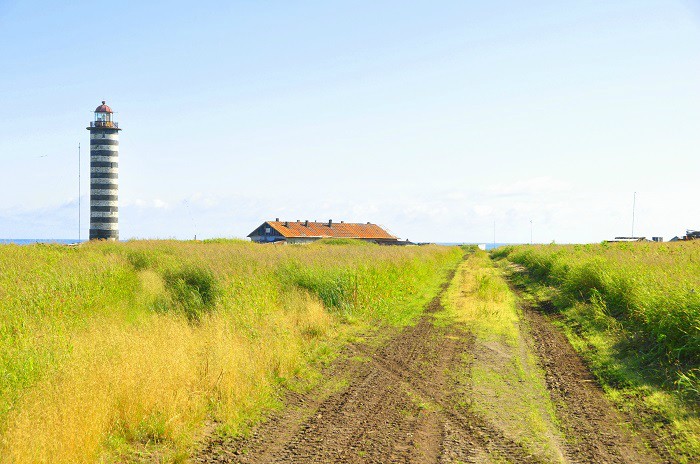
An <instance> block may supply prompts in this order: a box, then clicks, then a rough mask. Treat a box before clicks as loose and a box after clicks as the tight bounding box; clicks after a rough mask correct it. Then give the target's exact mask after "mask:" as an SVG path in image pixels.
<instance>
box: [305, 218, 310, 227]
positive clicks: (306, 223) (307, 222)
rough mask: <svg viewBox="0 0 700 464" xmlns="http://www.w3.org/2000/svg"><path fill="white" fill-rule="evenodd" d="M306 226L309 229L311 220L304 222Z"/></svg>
mask: <svg viewBox="0 0 700 464" xmlns="http://www.w3.org/2000/svg"><path fill="white" fill-rule="evenodd" d="M304 225H305V226H306V227H309V220H308V219H307V220H306V221H304Z"/></svg>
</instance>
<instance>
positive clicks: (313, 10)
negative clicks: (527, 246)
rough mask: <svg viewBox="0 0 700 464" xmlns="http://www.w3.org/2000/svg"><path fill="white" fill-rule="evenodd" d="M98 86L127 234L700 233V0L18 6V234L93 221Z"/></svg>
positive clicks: (9, 29)
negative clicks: (275, 224)
mask: <svg viewBox="0 0 700 464" xmlns="http://www.w3.org/2000/svg"><path fill="white" fill-rule="evenodd" d="M165 5H167V6H165ZM102 100H106V101H107V104H108V105H110V106H111V107H112V109H113V110H114V111H115V112H116V115H115V116H116V117H115V119H116V120H117V121H119V124H120V127H121V128H122V129H123V130H122V131H121V132H120V149H119V150H120V151H119V228H120V238H121V239H131V238H178V239H191V238H193V237H194V236H195V235H196V236H197V238H210V237H245V236H246V235H247V234H248V233H250V232H251V231H252V230H253V229H254V228H255V227H257V226H258V225H260V224H261V223H262V222H264V221H266V220H274V219H275V218H278V217H279V218H280V219H281V220H283V221H284V220H291V221H294V220H297V219H299V220H305V219H308V220H319V221H327V220H328V219H333V220H334V221H336V222H339V221H341V220H344V221H346V222H367V221H370V222H374V223H378V224H381V225H384V226H385V227H386V228H387V229H388V230H390V231H391V232H393V233H394V234H395V235H397V236H399V237H401V238H402V239H406V238H408V239H410V240H412V241H437V242H492V241H494V240H495V241H497V242H511V243H527V242H530V240H531V239H532V240H533V241H534V242H537V243H550V242H552V241H555V242H557V243H588V242H599V241H601V240H604V239H607V238H612V237H614V236H619V235H625V236H626V235H631V233H632V222H633V221H632V214H633V200H634V199H635V192H636V202H635V205H636V206H635V208H634V215H635V218H634V224H635V225H634V234H635V235H643V236H649V237H650V236H663V237H664V238H665V239H669V238H671V237H673V236H674V235H682V234H683V233H684V232H685V229H694V228H698V229H700V202H698V201H697V198H698V194H699V193H700V180H699V179H698V174H699V173H700V156H698V153H699V151H700V0H619V1H616V0H611V1H605V2H601V1H597V0H596V1H586V0H575V1H574V0H570V1H562V0H552V1H540V0H533V1H527V2H523V1H516V0H513V1H504V0H496V1H488V2H487V1H467V0H459V1H457V0H455V1H451V0H444V1H434V0H433V1H406V0H403V1H381V0H372V1H369V0H367V1H362V0H357V1H333V2H328V1H302V0H300V1H294V2H290V1H250V0H248V1H225V2H213V1H206V0H203V1H199V2H180V1H170V2H167V4H165V3H163V2H149V1H134V2H132V1H127V0H125V1H120V2H94V1H92V2H87V1H85V2H82V1H74V2H40V1H23V2H20V1H7V0H0V238H16V239H19V238H71V239H72V238H77V237H78V196H79V195H80V198H81V207H82V211H81V217H82V220H81V229H80V235H81V237H82V238H86V237H87V236H88V229H89V206H88V205H89V178H88V175H89V174H88V173H89V132H88V131H87V130H86V129H85V128H86V126H87V125H88V123H89V121H91V120H92V119H93V117H94V115H93V111H94V109H95V107H97V106H98V105H99V104H100V102H101V101H102ZM79 144H80V145H81V157H80V171H81V173H82V178H81V183H80V185H79V182H78V167H79V163H78V145H79Z"/></svg>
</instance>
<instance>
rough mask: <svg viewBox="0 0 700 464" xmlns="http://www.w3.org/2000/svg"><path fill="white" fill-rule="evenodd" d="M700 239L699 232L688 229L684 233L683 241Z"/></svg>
mask: <svg viewBox="0 0 700 464" xmlns="http://www.w3.org/2000/svg"><path fill="white" fill-rule="evenodd" d="M698 239H700V230H691V229H688V230H686V231H685V236H684V237H683V240H698Z"/></svg>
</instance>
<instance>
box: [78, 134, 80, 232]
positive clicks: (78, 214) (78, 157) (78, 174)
mask: <svg viewBox="0 0 700 464" xmlns="http://www.w3.org/2000/svg"><path fill="white" fill-rule="evenodd" d="M78 243H80V142H78Z"/></svg>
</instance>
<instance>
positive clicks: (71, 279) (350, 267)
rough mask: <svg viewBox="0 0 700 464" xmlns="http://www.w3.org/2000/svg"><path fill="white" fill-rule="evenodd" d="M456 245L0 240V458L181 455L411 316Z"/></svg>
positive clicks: (453, 260)
mask: <svg viewBox="0 0 700 464" xmlns="http://www.w3.org/2000/svg"><path fill="white" fill-rule="evenodd" d="M461 255H462V253H461V250H459V249H458V248H454V247H453V248H447V247H410V248H409V247H378V246H356V244H354V243H351V244H339V243H335V244H328V245H327V244H323V243H319V244H312V245H308V246H287V247H264V246H258V245H256V244H251V243H248V242H241V241H231V240H212V241H206V242H196V241H188V242H177V241H132V242H128V243H88V244H85V245H83V246H80V247H77V248H73V247H63V246H46V245H32V246H22V247H20V246H14V245H8V246H2V247H0V269H2V273H0V462H47V461H51V462H57V463H58V462H96V461H99V460H104V461H123V460H129V459H131V458H133V457H134V456H142V457H143V459H144V460H148V459H149V457H150V458H152V457H153V456H156V455H157V456H160V457H161V458H162V459H163V460H164V461H165V462H180V461H182V460H183V459H186V457H187V456H188V454H189V453H190V452H191V451H192V450H193V449H194V447H195V446H196V440H195V438H196V437H197V436H199V435H201V433H202V431H203V429H204V427H205V424H206V423H214V424H217V428H218V431H219V433H226V434H234V435H235V434H240V433H243V432H244V431H245V430H246V429H247V428H248V427H249V426H250V424H252V423H254V422H255V421H258V420H260V418H262V417H264V415H265V414H266V411H269V410H270V409H273V408H277V407H280V404H281V403H280V394H281V391H282V390H283V389H285V388H296V389H304V388H308V386H309V385H310V384H312V383H313V382H314V381H316V380H317V379H318V369H317V366H318V365H319V363H322V362H327V361H328V360H330V359H332V358H333V357H334V356H335V355H336V354H337V352H338V349H339V347H340V346H341V345H342V343H344V342H345V341H346V340H348V339H350V338H351V337H354V336H356V335H358V334H361V333H364V332H367V331H368V330H377V328H378V327H381V326H386V325H397V326H400V325H403V324H408V323H411V322H412V321H413V320H415V318H416V316H417V315H419V314H420V313H421V311H422V309H423V307H424V306H425V305H426V303H427V302H428V301H430V299H431V298H432V296H434V295H435V294H436V293H437V291H438V289H439V286H440V284H441V282H442V280H443V279H444V278H445V275H446V273H447V272H448V270H449V269H450V268H454V266H456V265H457V263H458V261H459V260H460V259H461Z"/></svg>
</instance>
